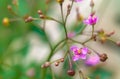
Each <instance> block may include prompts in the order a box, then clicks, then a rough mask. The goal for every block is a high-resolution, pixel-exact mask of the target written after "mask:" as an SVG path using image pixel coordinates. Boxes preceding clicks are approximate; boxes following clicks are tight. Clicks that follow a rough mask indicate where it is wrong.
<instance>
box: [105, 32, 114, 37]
mask: <svg viewBox="0 0 120 79" xmlns="http://www.w3.org/2000/svg"><path fill="white" fill-rule="evenodd" d="M113 34H115V31H112V32H110V33H107V34H106V35H107V37H110V36H112V35H113Z"/></svg>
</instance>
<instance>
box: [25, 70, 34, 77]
mask: <svg viewBox="0 0 120 79" xmlns="http://www.w3.org/2000/svg"><path fill="white" fill-rule="evenodd" d="M26 75H27V76H29V77H34V76H35V69H34V68H31V69H29V70H28V71H27V72H26Z"/></svg>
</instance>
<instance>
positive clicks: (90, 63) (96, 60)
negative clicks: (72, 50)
mask: <svg viewBox="0 0 120 79" xmlns="http://www.w3.org/2000/svg"><path fill="white" fill-rule="evenodd" d="M99 62H100V58H99V56H98V55H95V56H91V57H89V58H88V59H87V60H86V62H85V64H86V65H88V66H95V65H97V64H98V63H99Z"/></svg>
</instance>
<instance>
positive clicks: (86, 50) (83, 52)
mask: <svg viewBox="0 0 120 79" xmlns="http://www.w3.org/2000/svg"><path fill="white" fill-rule="evenodd" d="M87 53H88V48H87V47H84V48H82V54H85V55H86V54H87Z"/></svg>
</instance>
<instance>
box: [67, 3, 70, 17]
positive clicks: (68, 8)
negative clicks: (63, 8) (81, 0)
mask: <svg viewBox="0 0 120 79" xmlns="http://www.w3.org/2000/svg"><path fill="white" fill-rule="evenodd" d="M69 14H70V4H69V5H68V6H67V15H69Z"/></svg>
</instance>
